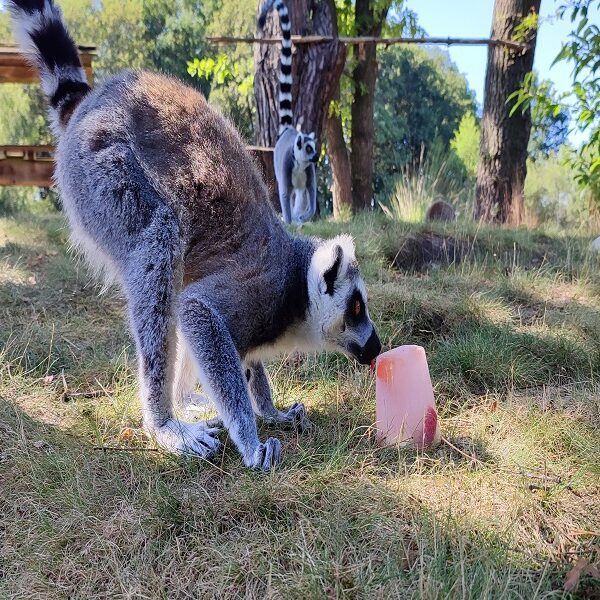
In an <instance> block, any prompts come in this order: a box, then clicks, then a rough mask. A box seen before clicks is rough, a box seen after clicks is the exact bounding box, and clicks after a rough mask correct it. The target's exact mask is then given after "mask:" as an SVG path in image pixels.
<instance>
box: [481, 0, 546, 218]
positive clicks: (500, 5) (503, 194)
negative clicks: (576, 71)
mask: <svg viewBox="0 0 600 600" xmlns="http://www.w3.org/2000/svg"><path fill="white" fill-rule="evenodd" d="M540 3H541V0H496V2H495V5H494V16H493V23H492V33H491V37H492V38H497V39H513V38H514V35H515V29H516V27H517V26H518V25H519V24H520V23H521V22H522V20H523V18H524V17H526V16H527V15H529V14H530V13H532V12H533V13H535V14H539V10H540ZM536 34H537V30H536V29H533V30H530V32H529V34H528V36H529V37H528V39H527V42H528V43H529V48H528V49H527V50H526V51H524V52H523V51H520V50H514V49H509V48H506V47H501V46H489V48H488V62H487V71H486V77H485V98H484V105H483V118H482V121H481V143H480V147H479V166H478V171H477V188H476V204H475V218H476V219H478V220H483V221H488V222H497V223H513V224H517V223H519V222H520V220H521V217H522V212H523V190H524V184H525V176H526V174H527V144H528V142H529V135H530V133H531V111H530V110H529V109H527V110H526V111H524V112H522V111H521V110H517V111H516V112H515V113H514V114H513V116H512V117H509V112H510V108H511V107H510V105H509V104H507V102H506V100H507V98H508V97H509V96H510V94H512V93H513V92H514V91H515V90H517V89H518V88H519V87H520V85H521V83H522V81H523V78H524V77H525V75H526V74H527V73H528V72H530V71H531V69H532V67H533V57H534V53H535V43H536Z"/></svg>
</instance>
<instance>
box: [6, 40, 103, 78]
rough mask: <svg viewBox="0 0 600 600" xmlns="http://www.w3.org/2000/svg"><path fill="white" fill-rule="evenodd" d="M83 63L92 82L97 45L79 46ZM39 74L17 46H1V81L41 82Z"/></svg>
mask: <svg viewBox="0 0 600 600" xmlns="http://www.w3.org/2000/svg"><path fill="white" fill-rule="evenodd" d="M78 48H79V56H80V57H81V63H82V64H83V68H84V69H85V74H86V76H87V78H88V81H89V82H90V83H91V82H92V60H93V59H94V56H96V47H95V46H78ZM39 80H40V78H39V75H38V74H37V73H36V71H35V69H33V68H32V67H31V66H29V63H28V62H27V60H26V58H25V56H24V55H23V54H21V52H20V50H19V49H18V48H17V47H16V46H6V45H4V46H0V83H39Z"/></svg>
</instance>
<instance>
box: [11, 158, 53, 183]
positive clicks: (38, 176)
mask: <svg viewBox="0 0 600 600" xmlns="http://www.w3.org/2000/svg"><path fill="white" fill-rule="evenodd" d="M53 174H54V162H53V161H49V160H48V161H37V160H23V159H21V158H5V159H4V160H0V185H30V186H35V187H51V186H52V185H53V181H52V175H53Z"/></svg>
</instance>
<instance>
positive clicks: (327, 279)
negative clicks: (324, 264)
mask: <svg viewBox="0 0 600 600" xmlns="http://www.w3.org/2000/svg"><path fill="white" fill-rule="evenodd" d="M343 256H344V251H343V250H342V247H341V246H337V245H336V246H334V248H333V264H332V265H331V266H330V267H329V268H328V269H327V270H326V271H325V272H324V273H323V282H324V284H325V285H324V286H322V290H321V291H322V292H324V293H325V294H329V295H330V296H333V291H334V289H335V280H336V279H337V277H338V274H339V272H340V266H341V264H342V258H343ZM323 288H324V289H323Z"/></svg>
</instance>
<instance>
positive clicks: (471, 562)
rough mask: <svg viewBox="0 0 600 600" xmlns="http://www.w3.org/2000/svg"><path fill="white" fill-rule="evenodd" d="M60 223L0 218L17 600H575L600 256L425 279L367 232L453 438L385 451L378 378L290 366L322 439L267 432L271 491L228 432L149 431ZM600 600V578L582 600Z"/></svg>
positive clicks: (382, 317)
mask: <svg viewBox="0 0 600 600" xmlns="http://www.w3.org/2000/svg"><path fill="white" fill-rule="evenodd" d="M61 227H62V225H61V221H60V219H59V218H58V217H57V216H55V215H54V216H52V215H50V216H43V217H28V218H25V217H18V218H16V219H14V220H6V219H5V220H1V221H0V240H1V241H0V260H2V261H3V262H2V266H3V271H2V273H3V275H2V279H1V280H0V300H1V305H0V374H1V377H0V514H1V515H2V519H1V520H0V598H11V599H12V598H67V597H69V598H86V599H87V598H107V597H110V598H198V597H202V598H204V597H220V598H239V597H248V598H265V597H270V598H302V599H304V598H389V597H403V598H404V597H407V598H410V597H414V598H477V599H479V598H514V597H522V598H561V597H564V594H563V592H562V584H563V581H564V577H565V574H566V572H567V571H568V569H569V568H570V567H571V566H572V564H573V562H574V561H575V560H576V559H577V558H578V557H586V558H588V559H589V560H591V561H597V560H598V559H599V558H600V557H599V556H598V547H599V545H600V536H599V532H600V518H599V517H598V510H597V507H598V505H599V503H600V489H599V481H600V472H599V467H598V465H599V464H600V451H599V448H600V444H599V442H600V436H598V429H597V423H598V419H599V417H600V389H599V387H598V374H599V370H600V360H598V356H599V351H600V350H599V338H598V334H597V331H598V327H599V326H600V318H598V317H599V316H600V307H599V305H598V300H597V296H596V295H595V290H596V289H597V286H598V278H597V273H596V272H595V270H594V268H592V267H593V264H592V263H591V259H590V258H589V257H588V256H587V255H585V254H582V253H579V254H578V253H576V252H573V251H570V250H569V252H570V253H569V256H566V255H565V254H564V252H566V250H565V249H568V248H572V247H573V246H577V247H579V244H580V242H579V241H578V240H571V241H569V240H567V239H564V240H562V241H560V240H559V242H560V243H558V245H557V246H554V245H553V243H554V241H555V240H554V238H552V237H550V238H549V240H550V241H548V240H547V239H545V238H540V241H539V242H538V241H536V240H535V237H534V236H531V235H529V234H525V233H523V232H517V233H514V234H513V233H511V232H505V231H500V232H497V233H494V232H488V231H486V232H484V233H485V240H486V244H488V247H489V248H490V249H492V250H494V249H496V250H498V249H502V250H501V253H502V252H504V253H505V254H506V257H508V256H509V254H510V248H511V246H512V244H513V242H515V240H518V241H519V242H520V243H521V244H522V245H523V247H524V248H525V249H526V250H527V252H529V253H530V255H531V256H533V255H534V251H535V248H536V244H538V243H540V244H541V245H542V247H541V248H540V249H539V251H538V252H539V253H542V254H543V255H544V256H551V257H554V258H553V260H555V263H552V264H550V265H549V266H548V265H544V266H540V267H534V268H529V269H521V268H519V267H517V268H515V269H511V270H509V271H508V272H507V271H506V270H505V265H504V264H502V265H499V264H496V263H495V262H494V261H493V260H492V259H493V256H492V257H489V256H484V257H482V258H480V259H477V260H474V261H470V262H466V263H465V264H462V265H460V266H454V267H452V266H451V267H444V268H441V269H438V270H436V271H434V272H431V273H425V274H421V275H419V276H418V277H412V276H406V275H402V274H399V273H397V272H395V271H394V270H393V269H390V268H389V265H388V264H387V263H386V259H385V255H386V244H387V243H388V241H387V240H388V239H389V238H392V237H393V236H394V235H396V233H397V230H396V229H395V228H396V227H399V226H396V225H395V224H389V223H382V222H380V221H378V220H377V219H368V218H365V219H359V220H356V221H352V222H349V223H348V228H349V229H350V230H352V231H353V232H354V234H355V235H356V237H357V241H358V248H359V254H362V256H361V260H362V262H363V263H364V265H365V269H364V270H365V272H366V274H367V278H368V281H369V286H370V293H371V297H372V313H373V315H374V317H375V319H376V321H377V322H378V324H379V325H380V327H381V329H382V332H383V337H384V339H385V341H386V343H387V344H388V345H392V344H394V345H395V344H398V343H421V344H423V345H425V347H426V348H427V351H428V355H429V358H430V364H431V370H432V373H433V375H434V382H435V384H436V389H437V391H438V399H439V402H440V412H441V415H442V426H443V432H444V438H445V441H444V443H442V445H441V446H440V447H439V448H437V449H436V450H434V451H432V452H430V453H425V454H415V453H413V452H409V451H404V450H396V449H389V448H388V449H380V448H378V447H376V446H375V444H374V441H373V432H372V424H373V420H374V385H373V380H372V377H371V376H370V375H369V373H368V372H367V371H365V370H363V369H359V368H358V367H356V366H354V365H352V364H350V363H349V362H348V361H347V360H346V359H345V358H343V357H340V356H338V355H334V354H322V355H319V356H312V355H311V356H308V357H303V358H302V359H296V358H289V357H288V358H285V359H283V360H281V361H276V362H274V363H272V364H271V365H270V366H269V372H270V374H271V377H272V380H273V388H274V393H275V396H276V398H277V402H278V404H280V405H281V406H286V405H289V404H291V403H292V402H294V401H304V402H306V404H307V407H308V410H309V414H310V416H311V418H312V420H313V421H314V422H315V424H316V425H317V427H316V428H315V430H314V431H313V432H311V433H310V434H307V435H298V434H296V433H293V432H285V433H281V432H278V431H276V430H273V429H266V428H263V430H262V431H261V435H262V436H266V435H268V434H276V435H277V436H278V437H280V438H281V439H282V442H283V446H284V455H285V459H284V462H283V464H282V465H281V468H279V469H278V470H276V471H274V472H272V473H269V474H257V473H251V472H249V471H247V470H246V469H244V468H243V467H242V465H241V461H240V459H239V457H238V455H237V453H236V452H235V451H234V450H233V448H232V447H231V444H230V443H229V442H228V440H227V439H226V437H225V436H223V441H224V442H225V444H224V448H223V451H222V453H221V454H220V455H219V456H218V457H217V458H216V459H215V460H212V461H209V462H201V461H180V460H175V459H173V458H171V457H168V456H165V455H164V454H162V453H161V452H158V451H156V449H155V448H154V447H153V446H152V444H151V443H150V442H149V441H148V440H147V439H145V438H144V437H143V436H142V435H141V434H139V433H138V431H139V424H140V415H139V408H138V406H137V401H136V380H135V367H134V365H133V364H132V359H131V354H132V349H131V344H130V341H129V337H128V334H127V332H126V330H125V328H124V323H123V320H122V316H121V312H122V305H121V302H120V301H119V299H118V298H115V297H113V296H111V295H108V296H105V297H102V298H98V297H97V294H96V291H95V289H94V288H93V287H92V286H90V285H89V283H88V280H87V278H86V276H85V273H84V272H83V271H81V269H80V267H79V266H78V264H77V263H74V262H72V261H71V260H70V259H69V258H68V257H67V255H66V254H65V249H64V231H63V230H62V229H61ZM336 227H337V226H336V225H334V224H331V223H326V222H325V223H318V224H316V225H314V226H311V228H312V229H311V233H321V234H330V233H335V232H336ZM457 227H460V226H457ZM458 233H460V231H459V232H458ZM481 235H483V234H481ZM528 236H529V237H528ZM363 241H364V244H363ZM578 252H579V251H578ZM523 253H525V250H523V252H518V253H517V254H518V257H521V256H522V255H523ZM492 254H493V252H492ZM40 255H41V256H42V257H43V258H42V259H39V260H38V258H37V257H38V256H40ZM503 256H504V255H503ZM32 257H33V258H32ZM30 259H31V260H30ZM503 260H504V258H503ZM506 260H507V261H508V260H509V258H506ZM519 260H520V258H519ZM549 260H550V258H548V259H546V262H548V261H549ZM569 261H570V263H569ZM517 262H518V261H517ZM565 264H570V265H571V266H570V267H569V269H570V270H569V272H568V274H565V275H564V276H563V275H560V276H559V275H557V273H559V271H560V270H561V269H562V268H563V267H564V265H565ZM560 272H562V271H560ZM30 277H34V278H35V282H32V280H30V279H29V278H30ZM557 284H559V285H557ZM558 295H560V296H561V298H563V299H564V298H568V299H567V300H564V301H562V304H561V302H559V301H558ZM526 310H533V311H536V313H535V318H528V317H527V316H526V314H525V313H524V311H526ZM128 428H132V429H133V430H134V434H133V435H130V434H129V433H128V434H127V435H124V433H123V432H124V431H129V429H128ZM114 447H120V448H122V450H112V449H109V448H114ZM597 593H598V587H597V582H595V581H594V580H592V579H591V578H589V577H587V578H585V579H583V580H582V581H581V582H580V585H579V588H578V590H577V592H576V595H577V596H579V597H582V598H584V597H594V594H597Z"/></svg>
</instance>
